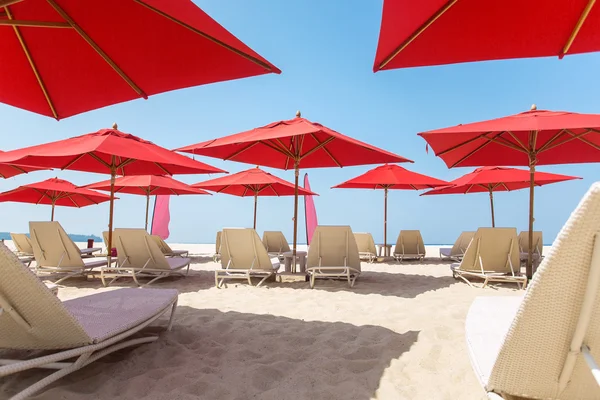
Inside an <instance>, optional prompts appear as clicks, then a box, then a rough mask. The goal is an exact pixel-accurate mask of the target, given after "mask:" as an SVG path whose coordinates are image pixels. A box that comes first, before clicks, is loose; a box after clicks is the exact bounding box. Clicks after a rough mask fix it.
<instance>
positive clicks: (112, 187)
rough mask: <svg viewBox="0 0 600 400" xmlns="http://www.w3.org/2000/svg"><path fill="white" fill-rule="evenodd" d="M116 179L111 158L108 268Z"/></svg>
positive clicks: (111, 243) (110, 259)
mask: <svg viewBox="0 0 600 400" xmlns="http://www.w3.org/2000/svg"><path fill="white" fill-rule="evenodd" d="M116 177H117V168H116V159H115V156H112V161H111V166H110V211H109V212H108V256H107V259H108V267H109V268H110V266H111V262H112V248H113V240H112V239H113V212H114V207H115V179H116Z"/></svg>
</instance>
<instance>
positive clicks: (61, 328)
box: [0, 243, 100, 349]
mask: <svg viewBox="0 0 600 400" xmlns="http://www.w3.org/2000/svg"><path fill="white" fill-rule="evenodd" d="M0 273H1V274H2V279H0V310H1V311H0V348H6V349H61V348H70V347H77V346H81V345H84V344H89V343H90V342H91V339H90V337H89V336H88V335H87V334H86V333H85V331H84V330H83V328H82V327H81V326H80V325H79V323H78V322H77V320H76V319H75V318H74V317H73V315H72V314H71V313H70V312H69V311H68V310H67V309H66V308H65V307H64V306H63V304H62V303H61V301H60V300H59V299H58V298H57V297H56V296H55V295H54V294H53V293H52V292H51V291H50V290H49V289H48V288H47V287H46V285H44V283H42V281H41V280H40V279H39V278H38V277H37V276H35V275H34V274H33V273H32V272H31V271H29V269H28V268H27V267H26V266H25V265H23V263H21V262H20V261H19V259H18V258H17V257H16V256H15V255H14V254H13V253H12V252H11V251H10V250H9V249H8V248H7V247H6V245H4V244H3V243H0ZM99 318H100V317H99Z"/></svg>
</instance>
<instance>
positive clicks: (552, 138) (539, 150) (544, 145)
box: [538, 129, 567, 153]
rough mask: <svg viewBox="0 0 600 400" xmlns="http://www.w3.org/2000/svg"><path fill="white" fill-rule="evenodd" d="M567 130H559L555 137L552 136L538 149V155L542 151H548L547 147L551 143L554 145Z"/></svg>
mask: <svg viewBox="0 0 600 400" xmlns="http://www.w3.org/2000/svg"><path fill="white" fill-rule="evenodd" d="M566 131H567V130H566V129H561V130H559V131H558V132H557V133H556V135H554V136H552V137H551V138H550V140H548V141H547V142H546V143H544V144H543V145H542V146H541V147H540V148H539V149H538V153H541V152H542V151H545V150H547V149H548V147H549V146H550V145H552V143H554V142H555V141H556V140H557V139H558V138H559V137H560V136H561V135H562V134H563V133H565V132H566Z"/></svg>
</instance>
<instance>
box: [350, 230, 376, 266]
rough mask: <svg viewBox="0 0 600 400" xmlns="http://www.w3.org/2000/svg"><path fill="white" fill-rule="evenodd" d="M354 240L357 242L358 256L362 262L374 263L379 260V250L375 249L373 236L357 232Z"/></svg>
mask: <svg viewBox="0 0 600 400" xmlns="http://www.w3.org/2000/svg"><path fill="white" fill-rule="evenodd" d="M354 240H356V246H357V247H358V255H359V257H360V259H361V260H365V261H367V262H370V263H372V262H373V261H375V260H376V259H377V249H376V248H375V241H374V240H373V235H371V234H370V233H362V232H360V233H359V232H355V233H354Z"/></svg>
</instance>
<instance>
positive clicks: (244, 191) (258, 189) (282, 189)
mask: <svg viewBox="0 0 600 400" xmlns="http://www.w3.org/2000/svg"><path fill="white" fill-rule="evenodd" d="M192 187H195V188H202V189H207V190H212V191H213V192H217V193H227V194H232V195H234V196H241V197H245V196H254V195H256V196H293V195H294V184H293V183H290V182H287V181H284V180H283V179H280V178H278V177H276V176H274V175H271V174H270V173H268V172H265V171H263V170H262V169H260V168H251V169H249V170H246V171H241V172H238V173H235V174H231V175H228V176H223V177H221V178H216V179H211V180H209V181H204V182H198V183H195V184H193V185H192ZM298 195H299V196H318V195H317V194H316V193H313V192H311V191H309V190H306V189H303V188H302V187H298Z"/></svg>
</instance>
